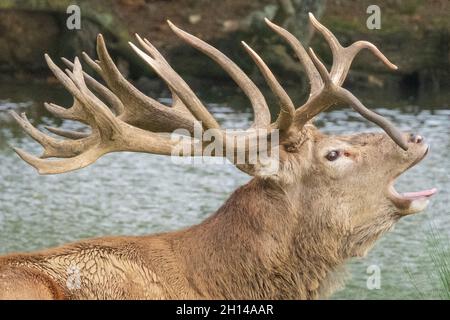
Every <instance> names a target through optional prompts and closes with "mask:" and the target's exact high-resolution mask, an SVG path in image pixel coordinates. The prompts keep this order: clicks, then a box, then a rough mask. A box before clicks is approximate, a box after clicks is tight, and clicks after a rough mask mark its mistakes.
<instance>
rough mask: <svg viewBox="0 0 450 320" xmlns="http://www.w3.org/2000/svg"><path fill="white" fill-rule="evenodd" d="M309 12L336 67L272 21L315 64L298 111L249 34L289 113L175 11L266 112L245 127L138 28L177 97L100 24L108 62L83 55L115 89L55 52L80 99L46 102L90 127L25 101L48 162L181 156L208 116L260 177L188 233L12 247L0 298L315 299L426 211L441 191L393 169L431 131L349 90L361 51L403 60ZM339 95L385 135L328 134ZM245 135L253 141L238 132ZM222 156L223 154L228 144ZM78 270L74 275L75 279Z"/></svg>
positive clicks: (148, 55)
mask: <svg viewBox="0 0 450 320" xmlns="http://www.w3.org/2000/svg"><path fill="white" fill-rule="evenodd" d="M310 20H311V23H312V25H313V26H314V28H315V29H316V30H317V31H318V32H320V33H321V34H322V35H323V36H324V37H325V39H326V41H327V42H328V44H329V45H330V47H331V50H332V54H333V64H332V66H331V70H330V71H327V69H326V67H325V66H324V64H323V63H322V62H321V61H320V60H319V59H318V58H317V57H316V55H315V54H314V52H313V50H312V49H309V51H306V50H305V49H304V48H303V46H302V45H301V43H300V42H299V41H298V40H297V39H296V38H295V37H294V36H293V35H292V34H290V33H289V32H288V31H286V30H285V29H283V28H281V27H279V26H277V25H275V24H274V23H272V22H270V21H269V20H266V22H267V25H268V26H269V27H270V28H271V29H272V30H273V31H274V32H276V33H277V34H278V35H280V36H281V37H282V38H283V39H285V40H286V41H287V43H288V44H289V45H290V46H291V47H292V49H293V50H294V52H295V53H296V55H297V56H298V59H299V60H300V62H301V63H302V64H303V66H304V68H305V72H306V74H307V76H308V79H309V82H310V85H311V93H310V95H309V98H308V100H307V101H306V102H305V103H304V104H303V105H302V106H301V107H299V108H295V107H294V105H293V103H292V101H291V99H290V98H289V96H288V95H287V94H286V92H285V91H284V89H283V88H282V87H281V86H280V84H279V82H278V81H277V80H276V78H275V76H274V75H273V73H272V72H271V71H270V70H269V68H268V67H267V65H266V64H265V63H264V62H263V61H262V60H261V58H260V57H259V56H258V55H257V54H256V53H255V52H254V51H253V50H252V49H251V48H250V47H249V46H248V45H246V44H245V43H243V45H244V48H245V49H246V51H247V52H248V54H249V55H250V56H251V58H252V59H253V60H254V62H255V63H256V65H257V66H258V68H259V69H260V71H261V72H262V74H263V76H264V78H265V80H266V81H267V83H268V85H269V86H270V88H271V89H272V91H273V93H274V94H275V96H276V97H277V98H278V100H279V104H280V109H281V110H280V113H279V116H278V117H277V119H276V120H275V121H274V122H271V117H270V113H269V108H268V106H267V104H266V101H265V99H264V97H263V95H262V94H261V92H260V91H259V90H258V88H257V87H256V86H255V84H254V83H253V82H252V81H251V80H250V79H249V78H248V77H247V76H246V75H245V74H244V73H243V71H242V70H241V69H240V68H239V67H238V66H237V65H236V64H235V63H234V62H232V61H231V60H229V59H228V58H227V57H226V56H225V55H224V54H222V53H221V52H219V51H218V50H217V49H215V48H214V47H212V46H210V45H208V44H207V43H205V42H203V41H202V40H200V39H198V38H196V37H194V36H193V35H191V34H189V33H186V32H185V31H182V30H180V29H179V28H177V27H176V26H175V25H173V24H172V23H170V22H169V25H170V28H171V29H172V31H173V32H174V33H175V34H176V35H177V36H178V37H180V38H181V39H182V40H184V41H185V42H187V43H188V44H190V45H191V46H193V47H194V48H196V49H198V50H200V51H201V52H203V53H205V54H206V55H208V56H209V57H210V58H211V59H213V60H214V61H215V62H216V63H218V64H219V65H220V66H221V67H222V68H223V69H224V70H225V71H226V72H227V73H228V74H229V75H230V76H231V77H232V78H233V80H234V81H235V82H236V83H237V84H238V85H239V87H240V88H241V89H242V91H243V92H244V93H245V94H246V95H247V97H248V98H249V100H250V102H251V105H252V107H253V111H254V122H253V124H252V126H251V127H250V128H249V129H247V130H245V131H243V132H240V133H239V134H238V135H237V134H234V133H233V132H231V133H230V132H228V131H226V130H224V129H222V128H221V127H220V126H219V124H218V123H217V121H216V120H215V119H214V117H213V116H212V115H211V114H210V113H209V112H208V110H207V108H206V107H205V106H204V105H203V104H202V102H201V101H200V100H199V98H198V97H197V96H196V95H195V94H194V92H193V91H192V90H191V89H190V88H189V86H188V85H187V84H186V82H184V81H183V79H182V78H181V77H180V76H179V75H178V74H177V73H176V72H175V71H174V70H173V69H172V68H171V67H170V65H169V64H168V62H167V61H166V60H165V59H164V57H163V56H162V55H161V54H160V53H159V52H158V50H157V49H156V48H155V47H154V46H153V45H152V44H151V43H150V42H149V41H148V40H146V39H141V38H140V37H139V36H138V35H136V38H137V41H138V43H139V44H140V46H141V47H142V48H143V50H141V49H139V48H138V47H137V46H135V45H134V44H132V43H130V45H131V47H132V48H133V50H134V51H135V52H136V53H137V54H138V55H139V56H140V57H141V58H142V59H144V61H145V62H147V63H148V65H149V66H150V67H151V68H152V69H153V70H154V71H155V72H156V73H157V74H158V75H159V76H160V77H161V78H162V79H163V80H164V81H165V82H166V83H167V85H168V87H169V88H170V90H171V92H172V96H173V103H172V106H171V107H168V106H165V105H162V104H160V103H159V102H157V101H156V100H154V99H152V98H150V97H147V96H145V95H144V94H142V93H141V92H139V91H138V90H137V89H136V88H135V87H134V86H133V85H132V84H131V83H129V82H128V81H127V80H126V79H125V78H124V77H123V76H122V75H121V73H120V72H119V70H118V69H117V67H116V66H115V64H114V62H113V61H112V59H111V57H110V55H109V54H108V51H107V49H106V46H105V42H104V39H103V37H102V36H101V35H99V36H98V38H97V53H98V59H99V60H92V59H91V58H89V57H88V56H87V55H86V54H84V58H85V60H86V62H87V64H88V65H89V66H91V67H92V68H93V69H94V70H95V71H96V72H97V73H98V74H99V75H100V76H101V77H102V78H103V80H104V81H105V82H106V84H107V86H108V88H107V87H105V86H104V85H102V84H100V83H99V82H97V80H95V79H94V78H92V77H90V76H89V75H88V74H86V73H84V72H83V71H82V68H81V64H80V62H79V60H78V59H75V61H74V62H70V61H68V60H66V59H63V61H64V62H65V64H66V65H67V66H68V69H66V70H65V72H63V71H62V70H61V69H59V68H58V67H57V66H56V65H55V63H54V62H53V61H52V60H51V59H50V58H49V57H48V56H46V60H47V63H48V65H49V67H50V69H51V70H52V71H53V73H54V74H55V76H56V78H58V80H59V81H60V82H61V83H62V84H63V85H64V87H65V88H66V89H67V90H68V91H69V92H70V93H71V94H72V95H73V97H74V103H73V105H72V106H71V107H70V108H63V107H60V106H58V105H55V104H46V107H47V109H48V110H49V111H50V112H52V113H53V114H55V115H56V116H58V117H61V118H63V119H71V120H76V121H80V122H82V123H84V124H86V125H88V126H89V127H90V128H91V132H89V133H84V132H73V131H67V130H62V129H59V128H48V129H49V131H51V132H53V133H55V134H57V135H59V136H62V137H65V138H66V139H56V138H54V137H51V136H48V135H45V134H44V133H42V132H41V131H39V130H37V129H36V128H34V127H33V126H32V125H31V124H30V122H29V121H28V120H27V118H26V116H25V114H22V115H21V116H19V115H17V114H16V113H14V112H13V113H12V115H13V117H14V118H15V119H16V120H17V122H18V123H19V124H20V125H21V127H22V128H23V129H24V130H25V131H26V132H27V133H28V134H29V135H30V136H31V137H32V138H33V139H35V140H36V141H38V142H39V143H40V144H41V145H42V146H43V147H44V149H45V151H44V153H43V155H42V156H41V157H40V158H37V157H35V156H32V155H30V154H28V153H26V152H24V151H22V150H20V149H16V150H15V151H16V152H17V153H18V155H19V156H20V157H21V158H22V159H23V160H24V161H26V162H27V163H29V164H30V165H32V166H33V167H35V168H36V169H37V170H38V171H39V173H41V174H56V173H63V172H68V171H71V170H76V169H80V168H83V167H86V166H88V165H90V164H92V163H93V162H95V161H96V160H97V159H98V158H99V157H101V156H102V155H104V154H106V153H109V152H118V151H133V152H147V153H154V154H160V155H172V154H173V153H174V150H178V149H179V144H180V143H181V142H180V141H179V140H178V141H175V140H174V139H172V138H170V137H169V136H168V133H171V132H173V131H174V130H176V129H183V130H185V131H186V132H188V133H190V134H192V133H193V132H194V131H195V130H194V129H195V126H196V125H200V126H201V127H200V130H201V131H202V132H206V131H207V130H212V131H213V132H214V134H215V136H216V140H215V142H214V143H216V142H220V143H221V144H220V145H221V146H222V147H221V148H223V150H228V151H229V150H231V151H232V152H231V153H232V154H233V155H236V154H239V153H240V154H242V153H244V154H245V156H244V162H243V163H239V162H238V161H237V160H236V157H233V156H229V153H226V157H228V158H229V159H230V161H231V162H233V163H234V164H235V165H236V166H237V167H238V168H239V169H240V170H242V171H244V172H246V173H247V174H249V175H251V176H253V177H254V178H253V179H252V180H251V181H250V182H249V183H247V184H246V185H244V186H242V187H240V188H238V189H237V190H236V191H235V192H234V193H233V194H232V195H231V196H230V198H229V199H228V200H227V201H226V202H225V204H223V206H222V207H221V208H220V209H218V211H217V212H216V213H215V214H213V215H212V216H210V217H209V218H207V219H206V220H205V221H203V222H202V223H200V224H198V225H195V226H192V227H189V228H186V229H184V230H180V231H176V232H168V233H161V234H155V235H149V236H140V237H133V236H128V237H107V238H99V239H89V240H83V241H80V242H76V243H72V244H68V245H64V246H61V247H58V248H54V249H48V250H44V251H40V252H36V253H30V254H28V253H18V254H10V255H6V256H3V257H1V258H0V297H1V298H4V299H8V298H31V299H314V298H319V297H324V296H327V295H329V294H330V293H331V292H332V290H333V288H334V286H335V284H336V281H335V280H334V279H335V276H334V274H335V272H336V270H337V269H338V267H339V266H341V265H343V264H344V263H345V261H346V260H347V259H349V258H351V257H356V256H363V255H365V254H366V252H367V251H368V250H369V249H370V248H371V247H372V246H373V244H374V242H375V241H376V240H377V239H378V238H379V237H380V236H381V235H382V234H384V233H385V232H386V231H388V230H389V229H390V228H391V227H392V226H393V225H394V224H395V222H396V221H397V220H399V219H400V218H401V217H404V216H406V215H409V214H412V213H416V212H419V211H421V210H423V209H424V208H425V207H426V205H427V203H428V198H429V197H430V196H431V195H432V194H433V193H434V192H435V189H431V190H425V191H420V192H412V193H404V194H400V193H398V192H397V191H396V190H395V189H394V186H393V184H394V181H395V179H396V178H397V177H398V176H399V175H400V174H401V173H403V172H404V171H406V170H407V169H408V168H410V167H412V166H414V165H415V164H417V163H418V162H419V161H420V160H421V159H422V158H424V157H425V155H426V154H427V151H428V146H427V145H426V144H425V143H424V139H423V138H422V137H421V136H419V135H414V134H406V133H401V132H399V131H398V130H397V129H396V128H395V127H394V126H393V125H392V124H391V123H390V122H389V121H388V120H386V119H385V118H383V117H381V116H379V115H377V114H375V113H374V112H372V111H370V110H368V109H367V108H366V107H365V106H364V105H363V104H362V103H361V102H360V101H359V100H358V99H357V98H356V97H355V96H354V95H353V94H352V93H350V92H349V91H348V90H346V89H344V88H343V87H342V84H343V82H344V80H345V78H346V75H347V73H348V71H349V68H350V65H351V63H352V60H353V59H354V57H355V56H356V55H357V54H358V52H359V51H361V50H362V49H369V50H370V51H371V52H372V53H373V54H374V55H375V56H376V57H377V58H379V59H380V60H381V61H382V62H383V63H384V64H385V65H386V66H388V67H389V68H391V69H396V68H397V67H396V66H395V65H393V64H392V63H390V62H389V61H388V59H387V58H386V57H385V56H384V55H383V54H382V53H381V52H380V51H379V50H378V49H377V47H375V46H374V45H373V44H371V43H369V42H366V41H358V42H355V43H353V44H352V45H350V46H348V47H343V46H341V45H340V43H339V42H338V40H337V39H336V37H335V36H334V35H333V34H332V33H331V32H330V31H329V30H328V29H327V28H326V27H324V26H323V25H321V24H320V23H319V22H318V21H317V20H316V19H315V18H314V16H313V15H311V14H310ZM91 89H92V90H93V91H95V92H96V93H97V95H98V96H100V97H101V98H102V99H103V100H100V99H99V98H98V96H96V95H94V93H93V92H92V91H91ZM107 104H108V106H107ZM336 104H340V105H349V106H351V107H352V108H353V109H355V110H356V111H357V112H358V113H360V114H361V115H362V116H363V117H365V118H366V119H368V120H369V121H371V122H374V123H376V124H377V125H378V126H380V127H381V128H382V129H383V130H384V131H385V133H359V134H353V135H343V136H331V135H325V134H323V133H321V132H319V130H318V129H317V128H316V127H315V126H314V125H313V124H312V119H313V118H314V116H316V115H317V114H319V113H320V112H322V111H324V110H326V109H328V108H329V107H331V106H333V105H336ZM275 131H277V132H279V135H278V139H273V140H271V141H269V142H270V145H271V146H273V145H275V146H276V148H274V150H276V153H277V154H278V156H277V157H276V161H277V163H276V167H277V169H276V170H269V169H270V168H268V167H273V164H274V163H273V159H275V158H273V157H272V156H271V155H269V158H270V159H272V160H271V161H272V163H271V161H269V162H264V161H262V160H261V159H262V158H259V159H258V160H257V161H253V162H251V161H248V159H249V158H250V157H249V156H248V153H249V150H250V149H249V148H248V145H249V142H250V141H251V140H252V139H255V138H256V137H258V136H259V139H261V138H262V139H263V140H264V139H267V140H270V138H269V136H270V134H271V133H273V132H275ZM261 132H263V133H261ZM264 132H265V133H264ZM239 139H240V141H241V142H242V141H243V142H244V143H243V144H234V143H233V142H234V141H235V140H239ZM276 140H278V141H276ZM182 141H183V142H182V146H183V148H181V150H187V151H186V152H185V153H183V152H181V154H180V155H181V156H191V155H192V153H191V151H192V149H195V148H196V147H205V146H208V145H209V143H211V142H210V141H206V139H205V140H202V139H200V140H199V139H192V138H190V137H188V138H185V139H182ZM216 151H217V149H216ZM219 151H221V150H219ZM273 154H274V153H273ZM273 154H272V155H273ZM213 155H215V156H221V157H224V155H223V153H222V152H215V153H213ZM47 158H60V159H56V160H49V159H47ZM75 271H76V272H75ZM74 273H77V274H76V275H77V276H78V278H77V279H76V281H75V284H74V283H73V282H74V281H73V279H69V278H71V277H72V278H73V276H74ZM69 280H72V281H69Z"/></svg>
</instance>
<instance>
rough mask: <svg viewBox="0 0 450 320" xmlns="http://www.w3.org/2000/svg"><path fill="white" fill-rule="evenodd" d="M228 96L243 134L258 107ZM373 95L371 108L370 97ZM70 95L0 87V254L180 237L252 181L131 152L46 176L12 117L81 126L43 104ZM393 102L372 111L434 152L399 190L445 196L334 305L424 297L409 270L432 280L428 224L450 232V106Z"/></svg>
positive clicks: (219, 102) (328, 123) (232, 118)
mask: <svg viewBox="0 0 450 320" xmlns="http://www.w3.org/2000/svg"><path fill="white" fill-rule="evenodd" d="M209 89H210V88H209ZM211 91H214V90H211ZM216 91H219V92H220V90H216ZM229 94H230V93H229V92H228V93H227V94H226V95H224V94H217V95H212V96H211V97H208V98H207V100H208V101H209V102H211V103H209V108H210V110H211V111H212V112H213V113H214V115H215V116H216V117H217V118H218V119H219V121H220V122H221V123H222V124H223V125H224V126H225V127H245V126H246V125H247V124H248V123H249V121H250V120H251V110H250V109H249V108H248V107H247V105H246V104H243V103H242V102H245V100H243V99H242V96H241V95H240V94H239V93H237V92H234V91H231V96H230V95H229ZM367 94H368V96H370V95H372V100H370V99H369V101H372V102H373V101H374V100H373V99H374V98H373V96H374V94H373V92H372V93H371V92H368V93H367ZM223 96H227V98H226V99H224V98H223ZM375 96H376V95H375ZM67 98H68V97H67V95H66V94H65V93H63V92H62V91H61V90H60V89H59V88H54V87H49V86H45V85H44V86H36V85H11V84H0V164H1V165H0V253H7V252H13V251H31V250H36V249H41V248H47V247H51V246H56V245H58V244H62V243H66V242H70V241H74V240H78V239H81V238H87V237H96V236H104V235H119V234H126V235H142V234H148V233H153V232H158V231H167V230H175V229H178V228H181V227H184V226H188V225H192V224H194V223H198V222H199V221H201V220H202V219H204V218H205V217H207V216H208V215H209V214H211V213H212V212H214V211H215V210H216V209H217V208H218V207H219V206H220V205H221V204H222V202H223V201H224V200H225V199H226V198H227V197H228V195H229V194H230V193H231V192H232V191H233V190H234V189H235V188H236V187H237V186H239V185H242V184H244V183H245V182H246V181H248V180H249V177H247V176H246V175H245V174H243V173H241V172H240V171H239V170H237V169H236V168H234V167H232V166H227V165H213V164H210V165H206V166H203V167H199V166H188V165H180V164H173V163H172V162H171V161H170V159H169V158H167V157H161V156H155V155H148V154H132V153H122V154H110V155H107V156H105V157H103V158H101V159H100V160H99V161H97V162H96V163H95V164H94V165H92V166H90V167H88V168H85V169H83V170H80V171H77V172H72V173H67V174H62V175H56V176H39V175H38V174H37V173H36V171H35V170H34V169H32V168H31V167H29V166H28V165H26V164H25V163H24V162H22V161H21V160H19V158H18V157H17V156H16V155H15V154H14V153H13V152H12V150H11V148H10V147H9V145H15V146H20V147H22V148H24V149H26V150H28V151H32V152H35V153H39V146H38V145H37V144H36V143H34V142H32V140H31V139H29V138H28V137H26V136H25V135H24V134H23V133H22V131H21V130H20V129H19V128H18V126H17V125H16V124H15V123H14V122H13V121H12V119H11V118H10V117H9V115H8V114H7V112H6V111H7V110H8V109H13V110H16V111H26V112H27V114H28V116H29V118H30V119H32V122H33V123H34V124H35V125H37V126H38V127H40V128H42V126H43V125H56V126H60V125H62V126H63V127H64V128H72V129H73V128H77V125H76V124H75V123H73V122H70V121H64V122H61V121H60V120H56V119H54V118H52V117H51V116H50V115H49V114H48V113H46V112H45V111H44V109H43V107H42V103H43V102H44V101H49V102H57V103H63V102H67V100H68V99H67ZM380 98H382V99H384V97H380ZM389 100H390V101H389V104H390V105H394V106H396V108H395V109H387V108H383V107H380V108H373V109H374V110H376V111H377V112H379V113H381V114H383V115H386V116H387V117H389V118H390V119H392V120H393V121H394V122H395V123H396V124H398V125H399V127H401V128H402V129H404V130H410V131H412V132H417V133H420V134H422V135H424V136H425V138H426V139H427V141H428V143H429V144H430V145H431V152H430V154H429V156H428V157H427V158H426V159H425V160H424V161H423V162H422V163H421V164H420V165H418V166H416V167H414V168H413V169H412V170H410V171H409V172H408V173H406V174H405V175H403V176H402V177H401V178H400V180H399V182H398V183H397V185H396V186H397V189H398V190H399V191H415V190H421V189H425V188H431V187H436V188H438V189H439V193H438V195H436V196H435V197H434V198H433V199H432V201H431V204H430V205H429V207H428V209H427V210H426V211H425V212H423V213H421V214H418V215H415V216H411V217H407V218H405V219H403V220H402V221H400V222H399V223H398V224H397V226H396V228H395V230H393V231H392V232H390V233H389V234H387V235H386V236H385V237H384V238H382V239H381V240H380V241H379V242H378V243H377V245H376V247H375V248H374V249H373V250H372V251H371V252H370V253H369V254H368V256H367V257H365V258H363V259H361V260H355V261H351V262H349V263H348V271H349V276H350V278H349V279H348V281H347V283H346V287H345V288H344V289H343V290H342V291H340V292H338V293H336V294H335V295H334V296H333V298H336V299H342V298H358V299H365V298H370V299H378V298H385V299H398V298H400V299H407V298H420V296H419V295H418V292H417V290H416V289H415V288H414V285H413V282H412V281H411V278H410V277H409V276H408V275H407V274H406V273H405V268H408V270H410V272H411V273H412V274H413V276H414V277H415V278H417V279H422V277H423V276H425V275H426V274H429V273H430V272H431V271H432V270H431V269H432V268H433V265H432V264H431V262H430V259H429V257H428V255H427V250H426V239H427V230H428V229H429V227H430V224H434V225H435V226H436V229H437V231H438V232H439V233H440V234H443V235H448V234H449V233H450V231H449V230H450V215H449V211H450V210H449V208H448V202H449V201H448V200H449V194H450V193H449V191H448V190H449V189H450V188H449V187H450V183H449V179H448V178H449V170H450V164H449V159H448V157H449V154H450V148H449V142H450V141H449V136H450V126H449V123H450V121H449V120H450V110H449V107H448V104H447V105H445V104H444V103H442V104H441V105H440V107H439V106H438V107H437V108H436V107H434V108H431V107H430V106H429V105H427V103H426V102H424V101H426V99H425V100H424V101H421V102H420V106H418V105H416V104H415V103H414V102H408V101H406V100H404V99H402V100H401V101H396V100H395V98H394V99H393V98H392V97H391V98H390V99H389ZM365 102H367V100H365ZM66 105H67V103H66ZM229 105H233V107H229ZM370 105H379V106H380V105H381V106H383V105H382V104H379V103H378V104H370ZM318 120H319V121H318V125H319V126H320V127H321V128H322V129H323V130H324V131H326V132H329V133H350V132H358V131H363V130H378V129H377V128H375V127H374V126H373V125H371V124H369V123H368V122H367V121H365V120H363V119H361V118H360V117H359V116H358V115H356V114H355V113H354V112H352V111H350V110H347V109H342V110H333V111H331V112H328V113H326V114H323V115H321V116H320V117H319V119H318ZM371 265H376V266H378V267H379V268H380V271H381V283H380V284H381V288H380V289H374V290H369V289H367V286H366V281H367V278H368V277H369V276H370V275H369V274H368V273H367V272H366V271H367V268H368V267H369V266H371ZM424 279H426V280H425V283H423V282H419V285H420V286H421V289H423V290H422V291H424V292H425V293H426V295H427V297H433V296H435V294H434V293H433V291H432V288H433V287H435V286H436V283H433V280H427V278H424Z"/></svg>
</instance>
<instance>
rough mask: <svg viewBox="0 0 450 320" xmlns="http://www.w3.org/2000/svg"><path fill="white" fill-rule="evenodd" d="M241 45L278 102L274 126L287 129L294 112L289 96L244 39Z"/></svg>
mask: <svg viewBox="0 0 450 320" xmlns="http://www.w3.org/2000/svg"><path fill="white" fill-rule="evenodd" d="M242 45H243V46H244V48H245V50H246V51H247V53H248V54H249V55H250V57H251V58H252V59H253V61H254V62H255V64H256V65H257V66H258V68H259V70H260V71H261V73H262V74H263V76H264V78H265V79H266V82H267V84H268V85H269V87H270V89H271V90H272V92H273V93H274V95H275V96H276V97H277V99H278V101H279V103H280V114H279V116H278V119H277V121H276V127H277V128H279V129H280V130H287V129H288V128H289V127H290V126H291V123H292V120H293V118H294V113H295V107H294V104H293V103H292V100H291V98H290V97H289V95H288V94H287V93H286V91H285V90H284V89H283V87H282V86H281V85H280V83H279V82H278V81H277V79H276V78H275V76H274V75H273V73H272V71H270V69H269V67H268V66H267V65H266V64H265V63H264V61H263V60H262V59H261V57H260V56H259V55H258V54H257V53H256V52H255V51H254V50H253V49H252V48H250V46H249V45H247V44H246V43H245V42H244V41H242Z"/></svg>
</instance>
